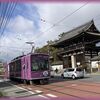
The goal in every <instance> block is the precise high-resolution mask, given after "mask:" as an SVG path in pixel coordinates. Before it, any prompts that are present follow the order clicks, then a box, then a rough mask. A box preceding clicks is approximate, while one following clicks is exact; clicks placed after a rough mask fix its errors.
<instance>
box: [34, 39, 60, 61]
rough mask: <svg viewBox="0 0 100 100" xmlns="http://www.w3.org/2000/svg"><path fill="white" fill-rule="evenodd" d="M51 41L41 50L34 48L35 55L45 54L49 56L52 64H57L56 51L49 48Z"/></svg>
mask: <svg viewBox="0 0 100 100" xmlns="http://www.w3.org/2000/svg"><path fill="white" fill-rule="evenodd" d="M51 44H52V41H47V45H45V46H43V47H42V48H36V50H35V52H36V53H45V54H49V56H50V58H52V63H57V61H58V60H59V58H58V56H57V52H58V49H57V48H54V47H52V46H51Z"/></svg>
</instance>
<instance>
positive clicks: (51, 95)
mask: <svg viewBox="0 0 100 100" xmlns="http://www.w3.org/2000/svg"><path fill="white" fill-rule="evenodd" d="M46 95H47V96H50V97H53V98H56V97H57V96H55V95H53V94H46Z"/></svg>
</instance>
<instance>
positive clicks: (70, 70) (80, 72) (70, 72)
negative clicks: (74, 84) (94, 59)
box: [62, 68, 84, 79]
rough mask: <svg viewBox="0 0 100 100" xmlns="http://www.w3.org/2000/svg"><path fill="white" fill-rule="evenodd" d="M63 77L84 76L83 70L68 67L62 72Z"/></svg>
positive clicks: (74, 77)
mask: <svg viewBox="0 0 100 100" xmlns="http://www.w3.org/2000/svg"><path fill="white" fill-rule="evenodd" d="M62 77H63V78H72V79H76V78H84V70H83V69H82V68H68V69H66V70H64V72H63V73H62Z"/></svg>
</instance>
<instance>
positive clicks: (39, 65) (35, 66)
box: [32, 60, 49, 71]
mask: <svg viewBox="0 0 100 100" xmlns="http://www.w3.org/2000/svg"><path fill="white" fill-rule="evenodd" d="M48 68H49V66H48V60H32V71H38V70H48Z"/></svg>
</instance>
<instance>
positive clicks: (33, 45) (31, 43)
mask: <svg viewBox="0 0 100 100" xmlns="http://www.w3.org/2000/svg"><path fill="white" fill-rule="evenodd" d="M26 43H27V44H30V45H31V46H32V49H31V53H34V48H35V44H34V42H26Z"/></svg>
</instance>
